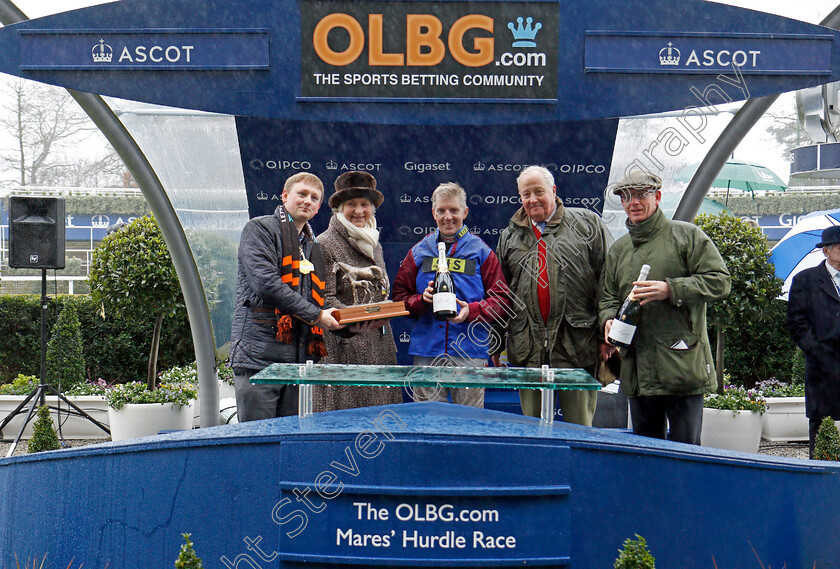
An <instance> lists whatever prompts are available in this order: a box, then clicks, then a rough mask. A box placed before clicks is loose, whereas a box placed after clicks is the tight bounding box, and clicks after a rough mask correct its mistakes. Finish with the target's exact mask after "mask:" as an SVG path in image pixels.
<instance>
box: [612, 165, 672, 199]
mask: <svg viewBox="0 0 840 569" xmlns="http://www.w3.org/2000/svg"><path fill="white" fill-rule="evenodd" d="M644 188H650V189H653V190H661V189H662V178H660V177H659V176H657V175H656V174H651V173H649V172H644V171H642V170H631V171H630V172H629V173H627V174H625V176H624V177H623V178H622V179H621V180H619V181H618V183H617V184H616V185H615V187H614V188H613V193H614V194H621V193H623V192H628V191H630V190H641V189H644Z"/></svg>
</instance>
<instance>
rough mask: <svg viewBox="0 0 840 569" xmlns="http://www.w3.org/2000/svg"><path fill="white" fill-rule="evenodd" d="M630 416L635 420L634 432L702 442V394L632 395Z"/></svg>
mask: <svg viewBox="0 0 840 569" xmlns="http://www.w3.org/2000/svg"><path fill="white" fill-rule="evenodd" d="M630 417H631V419H632V421H633V434H636V435H641V436H643V437H651V438H654V439H665V438H667V439H668V440H671V441H676V442H678V443H688V444H691V445H699V444H700V431H701V429H702V428H703V396H702V395H647V396H641V397H631V398H630ZM669 425H670V430H669V429H668V426H669Z"/></svg>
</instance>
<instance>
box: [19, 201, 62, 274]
mask: <svg viewBox="0 0 840 569" xmlns="http://www.w3.org/2000/svg"><path fill="white" fill-rule="evenodd" d="M9 202H10V204H9V206H10V207H9V266H10V267H12V268H13V269H63V268H64V221H65V220H64V198H44V197H31V196H11V197H10V198H9Z"/></svg>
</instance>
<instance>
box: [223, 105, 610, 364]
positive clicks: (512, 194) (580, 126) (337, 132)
mask: <svg viewBox="0 0 840 569" xmlns="http://www.w3.org/2000/svg"><path fill="white" fill-rule="evenodd" d="M236 126H237V131H238V136H239V146H240V152H241V154H242V166H243V170H244V172H245V184H246V188H247V194H248V209H249V212H250V215H251V216H252V217H253V216H257V215H267V214H270V213H272V212H273V211H274V209H275V208H276V207H277V205H278V204H279V203H281V194H282V189H283V182H284V181H285V180H286V178H288V177H289V176H291V175H292V174H294V173H296V172H300V171H308V172H312V173H314V174H316V175H317V176H318V177H320V178H321V180H322V181H323V182H324V185H325V187H326V196H325V201H326V199H328V197H329V196H330V195H331V194H332V193H333V191H334V190H333V182H334V180H335V179H336V178H337V177H338V176H339V175H340V174H341V173H342V172H346V171H348V170H363V171H366V172H369V173H371V174H372V175H373V176H374V177H375V178H376V180H377V188H378V189H379V190H380V191H382V193H383V194H384V195H385V202H384V203H383V204H382V206H381V207H379V208H378V209H377V211H376V220H377V223H378V225H379V229H380V231H381V233H380V242H381V243H382V246H383V249H384V252H385V261H386V264H387V269H388V276H389V277H390V279H391V281H392V282H393V279H394V277H395V276H396V274H397V269H398V268H399V265H400V262H401V261H402V260H403V258H405V255H406V253H408V250H409V249H410V248H411V247H412V246H413V245H414V244H415V243H416V242H418V241H419V240H420V239H421V238H423V236H424V235H426V234H428V233H429V232H430V231H434V230H435V228H436V226H435V222H434V219H432V204H431V194H432V191H433V190H434V189H435V188H436V187H437V186H438V184H440V183H442V182H448V181H456V182H458V183H459V184H461V185H462V186H463V187H464V189H465V190H466V192H467V205H468V207H469V213H468V215H467V219H466V224H467V225H468V226H469V227H470V230H471V231H472V232H473V233H474V234H476V235H478V236H480V237H481V238H482V239H484V240H485V241H486V242H487V244H488V245H490V246H491V247H493V248H495V247H496V243H497V241H498V235H499V232H500V231H501V230H502V229H504V228H505V227H507V224H508V221H509V220H510V217H511V216H512V215H513V213H514V212H515V211H516V210H517V209H518V208H519V207H520V202H519V196H518V193H517V190H516V177H517V176H518V175H519V172H520V171H522V170H523V169H524V168H525V167H526V166H528V165H531V164H537V165H542V166H545V167H546V168H548V169H549V170H550V171H551V172H552V174H553V175H554V178H555V181H556V184H557V195H558V197H560V199H561V200H563V203H564V204H565V205H566V206H568V207H582V208H588V209H591V210H593V211H595V212H597V213H601V211H602V209H603V199H604V189H605V188H606V186H607V182H608V177H609V172H610V162H611V159H612V153H613V146H614V144H615V135H616V130H617V127H618V121H617V120H603V121H587V122H562V123H561V122H557V123H547V124H535V125H523V124H519V125H495V126H448V125H435V126H432V125H427V126H394V125H373V124H347V123H323V122H305V121H278V120H271V119H257V118H244V117H239V118H237V120H236ZM330 215H331V212H330V210H329V207H328V206H327V205H323V206H322V208H321V211H320V212H319V213H318V215H317V216H316V217H315V219H314V220H313V222H312V225H313V227H314V229H315V232H316V234H320V233H321V232H322V231H324V230H325V229H326V228H327V224H328V222H329V218H330ZM410 324H411V322H410V321H409V320H408V319H405V318H399V319H397V320H396V321H395V322H394V331H395V337H396V338H397V345H398V348H399V351H400V360H401V362H402V363H409V362H408V360H407V352H406V350H407V347H408V343H407V342H408V332H409V330H410V327H411V326H410Z"/></svg>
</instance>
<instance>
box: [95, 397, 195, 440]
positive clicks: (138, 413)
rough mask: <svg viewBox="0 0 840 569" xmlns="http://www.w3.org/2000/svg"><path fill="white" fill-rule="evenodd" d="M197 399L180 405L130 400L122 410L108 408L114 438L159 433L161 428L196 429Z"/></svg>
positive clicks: (121, 438) (174, 429) (165, 429)
mask: <svg viewBox="0 0 840 569" xmlns="http://www.w3.org/2000/svg"><path fill="white" fill-rule="evenodd" d="M194 405H195V402H194V401H191V402H190V404H189V405H185V406H184V407H181V408H180V409H179V408H177V407H175V405H174V404H172V403H130V404H128V405H126V406H124V407H123V408H122V409H120V410H116V409H112V408H110V407H109V408H108V419H109V420H110V423H111V440H112V441H122V440H125V439H135V438H137V437H146V436H150V435H156V434H158V433H159V432H160V431H188V430H190V429H192V424H193V414H194Z"/></svg>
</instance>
